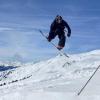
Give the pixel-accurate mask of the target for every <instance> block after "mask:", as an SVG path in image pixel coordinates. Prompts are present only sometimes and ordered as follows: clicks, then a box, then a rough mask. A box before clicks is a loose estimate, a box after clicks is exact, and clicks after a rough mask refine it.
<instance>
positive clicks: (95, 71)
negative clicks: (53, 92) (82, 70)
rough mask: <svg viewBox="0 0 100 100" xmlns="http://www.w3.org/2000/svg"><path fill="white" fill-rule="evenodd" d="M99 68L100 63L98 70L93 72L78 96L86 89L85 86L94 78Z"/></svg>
mask: <svg viewBox="0 0 100 100" xmlns="http://www.w3.org/2000/svg"><path fill="white" fill-rule="evenodd" d="M99 68H100V65H99V66H98V67H97V68H96V70H95V71H94V72H93V74H92V75H91V77H90V78H89V79H88V81H87V82H86V84H85V85H84V86H83V87H82V89H81V90H80V91H79V92H78V93H77V95H78V96H79V95H80V94H81V93H82V91H83V90H84V89H85V87H86V86H87V84H88V83H89V82H90V80H91V79H92V78H93V76H94V75H95V73H96V72H97V71H98V69H99Z"/></svg>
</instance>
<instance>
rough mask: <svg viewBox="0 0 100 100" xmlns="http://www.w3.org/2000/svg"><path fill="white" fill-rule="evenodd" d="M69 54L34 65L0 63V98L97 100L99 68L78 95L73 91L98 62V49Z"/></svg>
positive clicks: (83, 82) (88, 75) (99, 96)
mask: <svg viewBox="0 0 100 100" xmlns="http://www.w3.org/2000/svg"><path fill="white" fill-rule="evenodd" d="M69 56H70V57H69V58H67V57H65V56H61V55H58V56H56V57H55V58H51V59H49V60H45V61H41V62H38V63H35V64H34V63H25V64H21V63H14V64H11V65H10V64H7V63H6V64H2V62H0V100H55V99H57V100H61V99H62V100H67V99H68V98H69V99H70V100H77V99H81V100H88V99H89V98H90V97H91V96H93V97H94V99H93V100H99V99H100V80H99V75H100V72H99V71H98V73H97V74H98V75H97V74H96V75H95V77H96V78H95V77H94V78H93V79H94V82H92V81H93V80H92V81H91V83H89V85H88V86H87V87H86V89H85V90H84V91H83V93H82V94H81V96H80V97H78V96H77V93H78V91H79V90H80V89H81V87H82V86H83V85H84V84H85V82H86V81H87V80H88V78H89V77H90V76H91V74H92V73H93V72H94V71H95V69H96V68H97V67H98V66H99V65H100V50H95V51H91V52H87V53H82V54H75V55H69ZM98 80H99V81H98ZM95 84H96V85H95ZM92 86H93V87H92ZM88 87H90V88H88ZM94 89H95V90H94ZM97 90H98V91H97ZM87 93H88V94H89V95H88V96H87ZM75 98H76V99H75Z"/></svg>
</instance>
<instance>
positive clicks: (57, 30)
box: [47, 15, 71, 50]
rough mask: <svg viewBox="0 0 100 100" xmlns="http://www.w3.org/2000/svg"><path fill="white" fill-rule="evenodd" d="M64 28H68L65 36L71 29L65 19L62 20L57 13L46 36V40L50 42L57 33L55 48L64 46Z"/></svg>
mask: <svg viewBox="0 0 100 100" xmlns="http://www.w3.org/2000/svg"><path fill="white" fill-rule="evenodd" d="M65 28H67V30H68V33H67V36H68V37H70V36H71V29H70V27H69V25H68V23H67V22H66V21H65V20H63V18H62V17H61V16H60V15H57V16H56V18H55V19H54V21H53V22H52V24H51V27H50V32H49V36H48V37H47V40H48V41H49V42H50V41H51V40H52V39H54V38H55V37H56V36H57V35H58V38H59V43H58V46H57V49H59V50H61V49H63V48H64V46H65V41H66V36H65V32H64V29H65Z"/></svg>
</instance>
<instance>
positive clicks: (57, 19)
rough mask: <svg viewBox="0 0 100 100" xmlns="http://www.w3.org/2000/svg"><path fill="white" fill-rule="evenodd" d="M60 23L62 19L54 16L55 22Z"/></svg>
mask: <svg viewBox="0 0 100 100" xmlns="http://www.w3.org/2000/svg"><path fill="white" fill-rule="evenodd" d="M61 21H62V17H61V16H60V15H57V16H56V22H57V23H61Z"/></svg>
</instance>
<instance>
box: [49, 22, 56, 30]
mask: <svg viewBox="0 0 100 100" xmlns="http://www.w3.org/2000/svg"><path fill="white" fill-rule="evenodd" d="M54 26H55V21H53V22H52V24H51V26H50V32H54V31H55V30H54Z"/></svg>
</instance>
